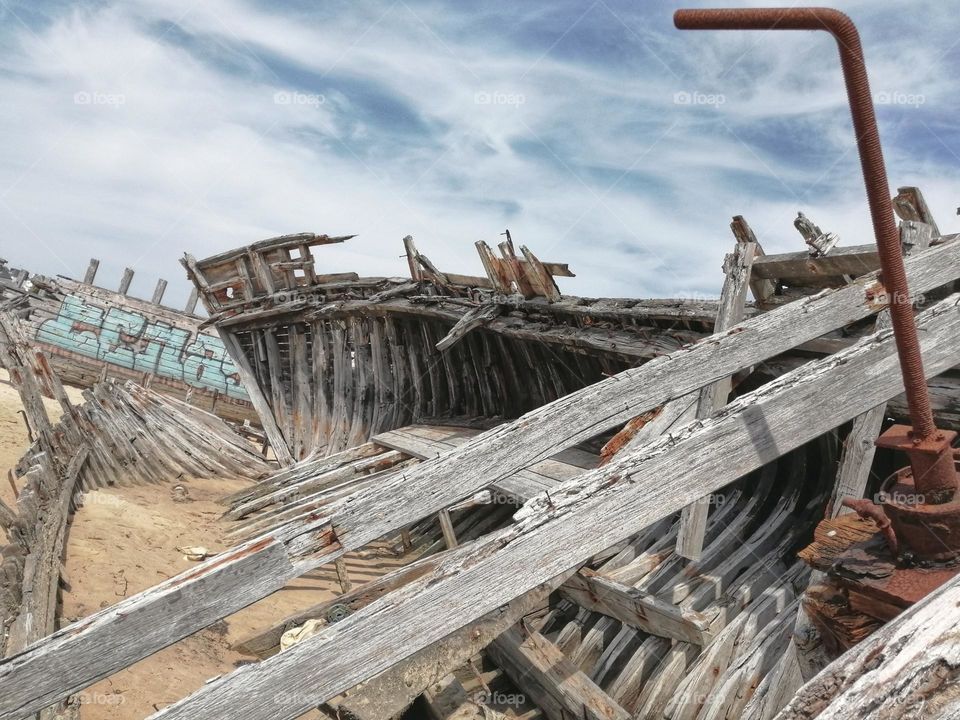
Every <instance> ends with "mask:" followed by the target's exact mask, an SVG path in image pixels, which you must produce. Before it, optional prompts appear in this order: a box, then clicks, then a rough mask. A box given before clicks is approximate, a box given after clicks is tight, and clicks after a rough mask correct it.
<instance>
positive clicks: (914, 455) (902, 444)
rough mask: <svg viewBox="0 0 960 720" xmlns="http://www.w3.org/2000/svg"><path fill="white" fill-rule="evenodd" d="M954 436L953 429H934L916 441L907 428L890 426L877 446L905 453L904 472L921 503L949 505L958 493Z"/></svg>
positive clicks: (905, 426) (959, 547) (908, 427)
mask: <svg viewBox="0 0 960 720" xmlns="http://www.w3.org/2000/svg"><path fill="white" fill-rule="evenodd" d="M956 437H957V433H955V432H953V431H952V430H937V431H936V433H934V434H933V436H932V437H928V438H918V437H917V436H916V435H915V434H914V433H913V432H912V431H911V429H910V426H909V425H893V426H892V427H890V429H888V430H887V431H886V432H885V433H883V435H881V436H880V437H879V438H877V447H882V448H888V449H890V450H900V451H902V452H904V453H906V455H907V457H908V458H910V467H909V468H905V470H909V471H910V481H911V485H912V487H913V488H914V490H913V492H914V493H916V494H917V496H919V497H922V498H923V499H922V500H921V502H922V503H924V504H927V505H942V504H944V503H949V502H952V501H953V500H954V498H955V497H956V494H957V472H956V469H955V465H954V461H953V448H952V445H953V441H954V440H956ZM903 472H904V471H903V470H901V471H900V473H898V474H902V473H903ZM958 549H960V546H958Z"/></svg>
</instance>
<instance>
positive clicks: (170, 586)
mask: <svg viewBox="0 0 960 720" xmlns="http://www.w3.org/2000/svg"><path fill="white" fill-rule="evenodd" d="M298 574H299V572H298V570H297V569H296V567H295V565H294V564H293V561H292V558H291V557H290V555H289V554H288V552H287V551H286V549H285V548H284V545H283V544H282V543H279V542H276V541H273V540H271V539H265V540H260V541H257V542H254V543H249V544H248V545H245V546H242V547H239V548H236V549H234V550H231V551H227V552H225V553H222V554H220V555H218V556H216V557H214V558H212V559H211V560H208V561H206V562H205V563H203V564H201V565H199V566H198V567H196V568H193V569H192V570H191V571H189V572H187V573H183V574H182V575H179V576H177V577H174V578H171V579H170V580H167V581H165V582H163V583H161V584H160V585H157V586H155V587H153V588H151V589H149V590H147V591H146V592H144V593H140V594H138V595H134V596H132V597H130V598H127V599H126V600H123V601H121V602H120V603H118V604H116V605H113V606H112V607H109V608H107V609H105V610H102V611H100V612H98V613H95V614H94V615H92V616H89V617H87V618H84V619H83V620H81V621H80V622H78V623H76V624H74V625H70V626H67V627H66V628H62V629H60V630H58V631H57V632H56V633H54V634H53V635H50V636H49V637H47V638H45V639H44V640H42V641H40V643H36V644H34V645H33V646H31V648H28V649H27V650H26V651H25V652H23V653H20V654H19V655H15V656H13V657H11V658H9V659H6V660H4V661H3V662H2V663H0V687H3V689H4V692H3V697H2V699H0V717H4V718H20V717H22V716H23V715H25V714H29V713H30V712H35V711H38V710H40V709H42V708H43V707H45V706H47V705H50V704H52V703H54V702H56V701H58V700H61V699H63V698H64V697H66V696H67V695H70V694H72V693H74V692H75V691H78V690H80V689H82V688H84V687H86V686H87V685H89V684H90V683H91V682H95V681H96V680H97V679H99V678H102V677H106V676H107V675H109V674H111V673H113V672H116V671H117V670H120V669H122V668H124V667H127V666H129V665H130V664H132V663H134V662H136V661H137V660H139V659H141V658H143V657H146V656H147V655H149V654H151V652H153V651H154V650H155V649H158V648H159V647H165V646H166V645H169V644H171V643H173V642H176V641H177V640H178V639H180V638H181V637H184V636H185V635H189V634H190V633H191V632H192V630H191V629H190V627H191V626H194V625H195V627H196V628H200V627H206V626H207V625H209V624H211V623H213V622H215V621H216V620H217V619H219V618H220V617H224V616H226V615H229V614H230V613H233V612H236V611H237V610H240V609H241V608H243V607H246V606H247V605H249V604H250V603H252V602H255V601H256V600H259V599H260V598H262V597H264V596H266V595H268V594H270V593H271V592H273V591H274V590H277V589H279V588H280V587H282V586H283V585H284V584H285V583H286V582H288V581H289V580H291V579H293V578H294V577H296V576H297V575H298ZM198 581H199V582H198ZM188 618H189V620H188ZM185 620H188V622H186V623H185V622H184V621H185ZM64 648H69V651H68V652H66V653H64V652H62V649H64ZM41 666H43V667H45V668H46V669H45V670H39V668H40V667H41ZM37 670H39V671H37ZM11 676H12V677H11ZM17 676H23V677H29V678H30V682H28V683H21V682H19V681H17V680H16V677H17Z"/></svg>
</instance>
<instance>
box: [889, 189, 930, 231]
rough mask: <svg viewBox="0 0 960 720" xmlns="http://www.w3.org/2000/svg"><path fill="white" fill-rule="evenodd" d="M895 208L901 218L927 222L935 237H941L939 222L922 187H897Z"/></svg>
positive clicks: (894, 200) (894, 201)
mask: <svg viewBox="0 0 960 720" xmlns="http://www.w3.org/2000/svg"><path fill="white" fill-rule="evenodd" d="M893 209H894V210H895V211H896V213H897V215H899V216H900V219H901V220H915V221H918V222H922V223H926V224H927V225H929V226H930V228H931V229H932V230H933V235H934V237H940V228H939V227H937V222H936V220H934V219H933V213H932V212H930V208H929V207H928V206H927V201H926V200H925V199H924V197H923V193H922V192H920V188H918V187H909V186H907V187H901V188H897V196H896V197H895V198H894V199H893Z"/></svg>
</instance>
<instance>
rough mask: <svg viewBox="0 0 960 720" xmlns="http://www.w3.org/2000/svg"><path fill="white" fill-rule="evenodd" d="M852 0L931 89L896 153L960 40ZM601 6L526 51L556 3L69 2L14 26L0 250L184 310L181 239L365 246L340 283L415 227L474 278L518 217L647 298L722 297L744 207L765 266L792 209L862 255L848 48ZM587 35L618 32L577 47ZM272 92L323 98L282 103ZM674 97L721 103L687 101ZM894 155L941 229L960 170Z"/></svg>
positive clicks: (3, 83)
mask: <svg viewBox="0 0 960 720" xmlns="http://www.w3.org/2000/svg"><path fill="white" fill-rule="evenodd" d="M665 5H671V6H672V3H670V4H665ZM848 5H849V6H850V8H851V11H855V16H856V17H857V18H858V19H861V18H863V19H865V20H866V24H865V39H866V42H865V45H866V47H867V52H868V60H869V62H870V68H871V72H872V75H873V77H874V87H875V89H877V88H879V89H888V90H891V91H897V90H899V89H900V88H904V91H910V90H911V89H912V88H918V87H919V88H922V90H923V92H925V93H928V96H929V97H930V98H932V100H931V101H930V102H929V103H928V104H927V105H926V106H925V107H924V108H922V109H920V110H908V109H906V108H903V109H901V108H894V109H893V111H894V112H895V114H894V115H892V116H890V117H893V118H894V119H895V121H896V122H897V123H906V125H904V126H902V127H900V126H898V127H897V128H894V129H895V130H898V132H895V133H893V135H894V136H895V137H894V139H895V140H896V139H898V138H900V137H906V136H907V135H908V134H907V132H906V131H905V128H906V129H908V130H911V131H913V132H915V135H914V138H916V136H917V135H919V134H924V135H929V133H927V131H926V130H924V129H923V125H920V124H919V121H920V120H921V119H924V122H927V123H928V126H929V127H934V126H936V127H939V126H938V125H937V123H936V122H935V119H936V118H937V117H938V116H939V114H942V115H943V116H947V115H948V113H947V112H946V111H942V110H941V109H940V107H939V106H938V105H937V103H938V102H939V103H941V104H945V103H946V99H947V98H949V97H950V96H951V91H953V90H955V86H956V81H955V79H954V78H953V77H952V76H951V73H950V72H949V69H948V67H947V66H946V63H945V62H944V61H943V58H942V50H941V48H942V49H945V48H946V45H939V44H938V43H936V42H932V41H931V42H923V43H916V42H914V41H913V38H912V37H910V36H905V37H899V36H894V37H893V38H892V39H891V38H889V37H888V36H887V35H886V34H885V32H886V31H885V29H884V27H885V26H884V25H883V22H885V18H886V17H887V16H886V15H882V14H881V15H877V13H878V12H879V11H874V9H873V5H872V4H867V3H859V2H858V3H849V4H848ZM902 5H903V8H907V5H906V4H905V3H902ZM928 5H929V7H930V8H931V12H937V13H938V17H939V16H942V14H943V11H942V10H937V9H936V6H934V5H933V4H932V3H924V4H923V6H924V9H926V8H927V6H928ZM586 7H589V6H579V9H574V10H571V11H570V13H569V22H568V25H569V23H573V21H575V20H577V18H578V17H579V16H580V15H581V14H582V13H583V11H584V9H586ZM610 7H611V8H612V9H613V12H611V11H610V10H608V9H607V6H606V5H605V4H603V3H598V4H597V5H596V6H594V7H593V9H592V10H590V11H589V13H588V14H587V15H586V16H584V17H583V18H582V19H581V21H580V23H579V24H578V25H577V26H576V27H574V28H573V29H572V30H571V31H570V32H569V33H568V34H567V35H566V36H563V38H561V39H560V40H559V42H558V44H557V46H556V47H554V48H553V49H552V50H550V51H549V52H545V51H546V50H548V49H549V47H550V43H552V42H553V40H551V41H550V42H547V43H546V45H543V44H542V43H541V44H540V45H538V44H536V43H535V42H533V41H530V42H527V41H525V40H524V32H528V33H529V32H530V31H531V29H540V28H542V27H545V26H549V27H551V28H552V27H554V26H556V27H561V28H562V27H563V23H562V22H560V21H559V20H558V17H557V14H556V12H554V11H552V10H551V9H550V8H548V7H547V6H536V7H531V8H530V9H528V8H527V7H523V8H522V9H520V8H519V7H516V6H510V7H507V8H504V9H503V10H501V11H497V10H495V9H493V8H490V7H487V9H486V11H485V14H484V15H482V16H481V15H480V14H479V11H476V12H475V14H471V12H474V11H468V10H466V9H464V8H463V7H461V6H456V5H446V4H440V3H436V4H434V5H429V6H428V5H425V4H419V3H418V4H416V5H413V4H412V3H411V4H407V3H405V2H402V1H401V2H397V3H394V4H392V5H391V4H390V2H389V1H386V2H382V3H375V2H367V3H354V4H349V5H347V6H341V10H340V11H338V12H332V11H327V10H315V11H307V10H304V11H300V12H294V11H285V12H283V13H281V12H280V11H279V10H277V9H273V8H270V9H265V8H257V7H255V6H254V5H252V4H250V3H247V2H243V1H242V0H211V1H210V2H205V3H202V4H196V3H194V2H190V1H187V0H172V1H171V2H163V3H160V2H155V1H152V0H138V1H137V2H131V3H116V4H108V5H104V6H98V7H96V8H89V9H84V10H71V11H69V12H64V13H58V14H54V15H53V17H52V18H51V19H50V21H49V23H46V24H44V25H43V26H42V27H39V26H38V27H35V28H34V30H33V31H28V30H27V29H26V28H25V27H24V26H23V25H20V24H18V23H12V24H10V25H8V27H7V31H6V32H8V33H9V34H10V35H9V37H8V38H7V40H8V44H9V43H13V44H14V47H13V49H12V50H11V51H10V52H8V53H7V55H6V59H5V60H4V61H3V66H2V68H0V92H2V93H3V97H4V104H3V108H2V109H0V132H2V133H3V136H4V139H5V142H4V143H3V145H2V146H0V153H2V155H0V233H2V234H0V238H2V240H0V255H2V256H4V257H7V258H8V259H10V260H11V261H12V262H14V264H20V265H24V266H27V267H29V268H30V269H32V270H34V271H38V272H46V273H67V274H71V275H74V276H76V275H79V274H81V273H82V270H83V268H84V266H85V264H86V260H87V258H88V257H90V256H91V255H93V256H99V257H100V258H101V260H102V261H103V265H102V270H101V273H102V275H101V277H102V279H103V281H104V282H105V283H110V282H113V280H111V277H115V278H117V279H118V278H119V274H120V271H121V269H122V267H123V266H125V265H132V266H134V267H135V268H136V269H137V270H138V273H139V275H138V281H139V283H140V284H139V285H137V287H140V288H145V290H144V292H149V286H150V285H152V283H153V282H154V281H155V279H156V277H158V276H165V277H167V278H168V279H170V280H171V292H172V293H175V295H176V294H179V295H180V296H185V295H186V293H187V286H186V281H185V280H184V279H183V277H182V271H181V270H180V268H179V265H178V264H177V258H178V257H179V256H180V254H181V253H182V252H183V251H189V252H191V253H192V254H194V255H197V256H203V255H206V254H211V253H213V252H217V251H220V250H223V249H226V248H229V247H233V246H237V245H242V244H246V243H249V242H253V241H255V240H258V239H261V238H263V237H267V236H270V235H276V234H282V233H287V232H297V231H302V230H311V231H316V232H329V233H350V232H356V233H359V234H360V237H358V238H356V239H355V240H353V241H352V242H350V243H347V244H345V245H343V246H335V247H327V248H323V249H322V250H320V251H318V252H319V254H320V261H321V262H322V263H323V265H324V267H329V269H330V270H333V271H341V270H348V269H349V270H356V271H358V272H361V273H363V274H371V275H372V274H403V273H405V267H406V266H405V263H404V261H403V260H402V259H401V258H399V257H398V256H399V255H400V254H401V245H400V238H402V237H403V236H404V235H406V234H413V235H414V237H415V238H416V239H417V242H418V245H419V247H420V248H421V250H423V251H424V252H426V253H427V254H428V255H429V256H430V257H431V259H433V260H434V261H435V262H436V263H437V264H438V265H440V266H441V267H445V268H450V269H457V270H460V271H465V272H479V261H478V260H477V258H476V256H475V253H474V250H473V242H474V241H475V240H478V239H485V240H487V241H488V242H490V243H491V244H493V243H494V242H496V241H497V240H498V239H499V238H498V233H499V232H501V231H502V230H503V228H504V227H507V226H509V227H510V229H511V231H512V232H513V234H514V237H515V238H516V239H517V240H519V241H520V242H523V243H525V244H529V245H530V246H531V247H532V248H533V250H534V251H535V252H537V253H538V254H539V255H540V256H541V257H543V258H545V259H550V260H558V261H567V262H570V264H571V266H572V267H573V268H574V270H575V271H577V272H578V276H579V277H578V278H577V279H575V280H565V281H563V289H564V290H565V291H566V292H570V293H577V294H585V295H632V296H642V295H652V294H657V295H667V294H673V293H679V292H690V291H698V292H715V291H716V289H717V288H718V287H719V285H720V280H721V277H720V271H719V266H720V262H721V258H722V255H723V254H724V253H725V252H726V251H728V250H729V248H730V246H731V244H732V237H731V235H730V233H729V230H728V224H729V219H730V216H732V215H735V214H744V215H746V217H747V218H748V220H750V221H751V223H752V224H753V225H754V226H755V228H756V229H757V232H758V234H759V235H760V236H761V240H762V241H763V242H764V243H765V245H767V249H768V251H770V250H772V251H783V250H791V249H800V248H801V247H802V243H801V240H800V238H799V236H798V235H797V234H796V233H795V231H794V230H793V228H792V225H791V223H792V219H793V217H794V215H795V213H796V211H797V210H798V209H803V210H804V212H806V213H807V214H808V215H810V216H811V217H812V218H814V219H815V220H816V221H817V222H818V223H820V224H821V225H822V226H823V227H824V228H825V229H830V230H834V231H837V232H839V233H840V234H841V236H842V237H843V240H844V242H845V243H847V244H850V243H853V242H868V241H869V239H870V230H869V226H868V223H867V214H866V207H865V202H864V200H863V192H862V182H861V180H860V178H859V169H858V161H857V156H856V153H855V151H852V150H851V147H852V146H851V142H852V140H851V131H850V128H849V124H848V119H847V115H848V113H847V110H846V100H845V96H844V93H843V87H842V83H841V80H840V74H839V69H838V66H837V60H836V54H835V52H834V51H833V48H832V47H831V41H830V40H829V38H826V37H825V36H823V35H822V34H819V33H798V34H790V35H788V36H784V35H777V36H776V37H773V36H771V34H768V33H755V34H738V33H713V34H706V33H705V34H691V33H687V34H684V33H679V32H677V31H673V30H672V29H671V28H668V27H667V25H666V24H665V23H664V22H663V21H662V19H661V18H659V15H658V13H661V12H662V13H663V14H664V16H666V15H667V14H668V13H669V12H672V7H670V8H667V7H664V8H659V7H655V8H644V10H643V12H644V13H645V16H638V15H637V14H636V11H634V10H632V9H623V8H621V7H620V6H619V5H617V6H614V5H612V4H611V5H610ZM909 7H910V8H911V12H917V13H918V12H919V11H918V10H916V9H915V8H916V5H915V4H910V5H909ZM343 8H346V9H345V10H344V9H343ZM497 12H500V13H501V14H500V15H499V16H498V15H497ZM498 17H499V25H498V21H497V18H498ZM647 20H650V22H647ZM621 21H623V22H624V23H626V24H627V25H628V26H629V29H625V28H624V26H623V25H622V24H621ZM654 21H656V22H654ZM171 23H174V24H173V25H171ZM943 24H944V27H948V25H947V20H946V19H945V17H944V18H943ZM474 26H477V27H483V28H491V27H493V28H499V29H498V31H497V32H492V31H484V32H482V33H479V32H473V33H471V31H470V29H471V27H474ZM596 27H601V28H606V27H609V30H610V35H611V37H615V38H617V43H613V42H611V43H609V44H604V45H597V46H596V48H595V55H596V57H592V56H590V55H589V53H588V54H587V55H584V54H583V53H581V54H580V55H576V54H575V53H572V52H568V50H570V48H568V47H567V45H566V44H565V43H574V42H580V41H581V40H579V39H578V38H579V36H578V32H580V31H584V32H585V31H587V30H588V29H592V28H596ZM562 32H563V30H560V31H558V32H557V33H556V38H560V35H561V33H562ZM589 37H591V38H593V37H595V35H593V34H591V35H589ZM518 38H519V39H518ZM881 38H882V40H883V42H880V40H881ZM188 42H189V43H190V45H189V46H188V44H187V43H188ZM584 42H586V41H584ZM947 44H949V43H947ZM621 45H622V46H621ZM618 58H626V60H625V61H623V62H621V61H620V60H618ZM667 68H670V69H669V70H668V69H667ZM671 70H672V71H671ZM878 79H879V80H878ZM278 92H279V93H291V92H297V93H303V94H304V96H303V98H302V99H301V100H297V101H292V102H288V103H286V104H283V103H280V104H278V103H277V102H276V101H275V98H276V94H277V93H278ZM678 92H688V93H694V92H698V93H703V94H705V95H720V96H722V97H723V103H722V104H721V105H719V106H718V107H711V106H706V107H703V106H693V105H678V104H676V103H675V102H674V95H675V94H676V93H678ZM77 93H85V94H86V95H83V96H81V97H80V98H79V100H80V103H79V104H78V102H77V101H76V100H77V98H76V97H75V96H76V94H77ZM478 93H481V94H486V96H485V97H488V98H492V99H491V100H490V101H489V102H482V101H481V102H480V103H479V104H478V102H477V100H478ZM287 97H288V98H289V96H287ZM497 98H500V100H498V99H497ZM84 101H87V102H84ZM385 103H386V104H385ZM910 112H913V113H914V114H912V115H911V114H909V113H910ZM885 117H886V116H883V115H882V116H881V118H882V119H883V118H885ZM771 128H775V129H771ZM914 129H915V130H914ZM881 130H882V132H884V135H885V138H887V137H888V132H887V131H888V126H887V125H884V126H883V127H882V128H881ZM811 139H813V140H814V141H815V142H813V147H811V148H810V149H809V154H808V153H807V152H806V149H805V146H804V143H808V144H810V143H811ZM941 139H943V140H945V141H946V144H947V145H948V146H950V145H952V144H953V141H954V140H955V139H956V138H955V137H945V138H944V137H941ZM939 142H940V141H939V140H937V139H936V138H935V137H933V136H929V137H925V144H926V146H927V147H928V148H929V147H930V146H933V145H935V144H938V143H939ZM886 150H887V155H888V164H889V167H890V175H891V183H892V184H893V185H894V186H896V185H897V184H907V183H916V184H919V185H921V186H922V187H923V188H924V190H925V191H926V193H927V194H928V195H929V196H930V198H931V204H932V205H933V206H934V209H935V210H936V211H937V212H938V214H939V217H940V218H941V220H940V222H941V225H942V226H944V228H945V229H949V224H948V223H949V216H950V214H952V210H953V207H952V206H953V205H955V204H956V197H955V196H956V192H955V189H956V181H957V173H956V171H955V170H954V169H953V168H951V167H950V164H952V163H953V158H948V163H940V162H933V161H931V159H930V156H929V153H928V154H927V155H924V156H921V155H918V154H917V152H916V148H914V147H912V146H909V147H908V146H905V145H904V146H900V145H898V144H896V142H889V141H888V144H887V146H886ZM956 150H957V151H958V152H960V145H958V146H957V148H956ZM940 154H941V155H947V154H948V151H947V150H945V149H944V150H941V151H940ZM820 188H825V189H829V191H830V192H829V194H828V195H826V196H824V195H823V194H822V193H821V192H818V189H820ZM61 261H62V262H61Z"/></svg>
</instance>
